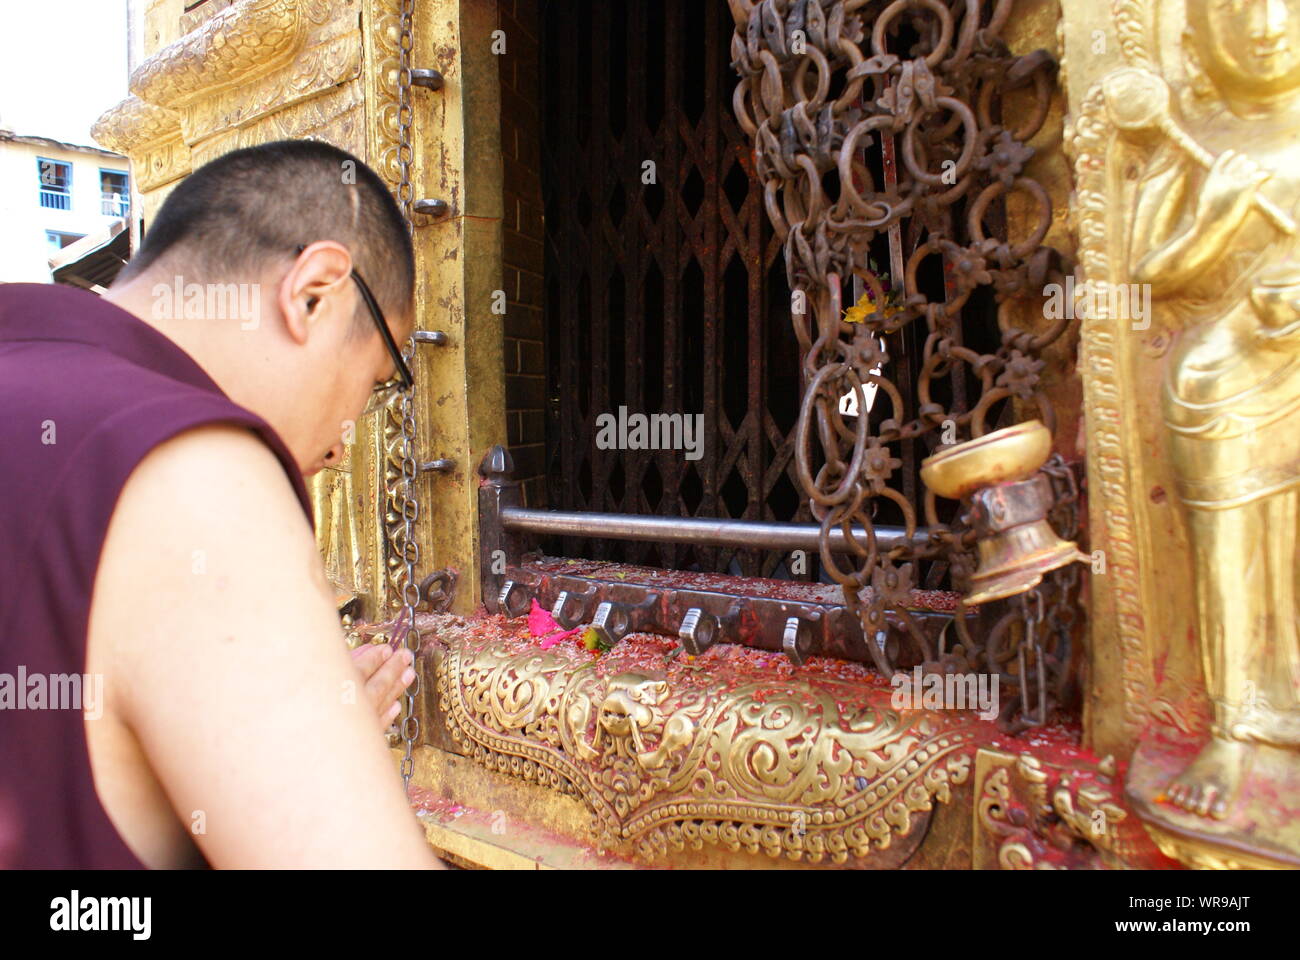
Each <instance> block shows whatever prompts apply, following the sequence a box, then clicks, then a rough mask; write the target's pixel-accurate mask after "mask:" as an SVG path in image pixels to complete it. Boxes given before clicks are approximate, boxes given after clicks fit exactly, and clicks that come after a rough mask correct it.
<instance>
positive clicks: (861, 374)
mask: <svg viewBox="0 0 1300 960" xmlns="http://www.w3.org/2000/svg"><path fill="white" fill-rule="evenodd" d="M730 6H731V10H732V13H733V16H734V18H735V21H736V31H735V35H734V38H733V42H732V55H733V66H734V68H735V69H736V70H737V72H738V73H739V74H740V77H741V83H740V86H739V87H738V88H737V91H736V95H735V98H734V100H733V105H734V107H735V111H736V116H737V120H738V122H739V123H740V125H741V126H742V128H744V130H745V131H746V132H747V133H748V134H749V135H750V137H751V138H752V140H753V143H754V158H755V162H756V173H757V176H758V177H759V179H760V180H762V182H763V184H764V189H765V203H766V209H767V213H768V217H769V219H770V220H771V222H772V224H773V227H774V228H775V230H776V233H777V237H778V239H779V240H781V241H782V242H783V243H784V246H785V262H786V269H787V279H788V281H789V285H790V289H791V290H794V291H803V292H804V293H805V294H806V297H807V302H808V304H809V306H811V307H812V309H811V310H806V311H803V312H802V313H795V314H793V315H792V319H793V323H794V328H795V330H794V332H795V335H796V338H797V339H798V341H799V345H800V350H801V353H802V354H803V359H804V363H803V378H804V396H803V402H802V407H801V410H800V415H799V421H798V426H797V430H796V442H795V466H796V469H797V472H798V476H799V480H800V485H801V487H802V489H803V492H804V494H805V495H806V496H807V497H808V498H809V503H810V506H811V509H812V513H813V516H814V517H815V519H817V520H818V521H820V522H821V528H822V529H821V537H820V540H821V558H822V564H823V567H824V569H825V570H826V571H827V573H829V574H830V576H831V577H832V578H833V579H834V580H835V581H836V582H838V583H839V584H840V586H841V588H842V590H843V593H844V598H845V603H846V605H847V606H848V608H849V609H850V610H851V611H853V612H854V613H856V614H858V615H859V616H860V617H861V619H862V621H863V629H864V631H866V633H867V635H868V636H875V635H876V633H877V631H878V630H879V629H881V628H882V626H883V623H884V613H885V611H886V610H887V609H892V610H899V609H902V608H903V607H904V605H905V604H906V603H907V601H908V599H909V597H910V593H911V588H912V587H913V586H915V585H916V578H917V575H918V574H919V573H920V570H921V563H922V562H932V561H945V562H947V563H948V564H949V565H950V568H951V569H953V570H954V571H956V570H959V569H963V570H964V569H973V568H974V564H973V562H970V561H971V560H972V555H973V550H974V547H975V544H974V534H973V531H972V530H971V529H969V527H968V525H967V524H966V523H965V522H964V521H963V520H962V519H961V518H958V519H957V521H956V522H954V523H951V524H942V523H940V520H939V516H938V511H937V505H936V503H935V499H934V496H933V494H932V493H928V492H927V494H926V497H925V502H924V508H923V512H924V521H925V523H926V525H927V526H928V529H929V537H928V538H926V537H919V538H918V537H916V536H915V534H916V532H917V528H918V527H919V525H920V523H919V521H920V520H921V518H919V517H918V516H917V513H918V510H917V508H916V506H914V504H913V503H912V502H911V501H910V500H909V499H908V498H907V497H905V496H904V494H903V492H902V490H901V489H900V486H905V485H906V483H907V478H906V477H902V476H900V473H901V472H905V471H903V470H902V468H903V467H904V464H903V462H902V460H901V459H900V458H899V457H898V456H896V455H895V451H897V450H899V449H901V447H900V444H905V443H909V442H913V441H918V440H921V442H926V441H925V440H924V439H922V438H925V437H926V435H929V434H935V433H936V432H938V431H940V430H947V431H951V432H952V433H954V434H964V435H965V437H966V438H969V437H978V436H982V435H983V433H984V432H985V429H986V428H985V418H986V416H988V415H989V414H990V413H991V412H992V411H994V410H995V408H996V405H997V404H999V403H1000V402H1001V401H1004V400H1007V399H1009V398H1010V399H1014V400H1016V401H1019V402H1020V403H1021V404H1022V405H1024V406H1037V407H1038V410H1039V415H1040V417H1041V418H1042V419H1043V421H1044V422H1045V423H1046V424H1047V426H1048V428H1049V429H1053V428H1054V424H1055V417H1054V413H1053V410H1052V407H1051V403H1050V401H1049V399H1048V396H1047V393H1046V390H1045V389H1044V384H1043V382H1042V373H1043V369H1044V366H1045V364H1044V362H1043V360H1042V359H1041V354H1042V351H1043V349H1044V348H1045V347H1046V346H1047V345H1048V344H1050V343H1052V342H1053V341H1055V340H1057V339H1058V338H1059V337H1061V336H1062V335H1064V333H1065V332H1066V329H1067V326H1068V321H1065V320H1060V321H1057V322H1056V323H1055V324H1054V325H1052V326H1051V327H1050V329H1047V330H1043V331H1041V332H1033V331H1030V330H1026V329H1020V328H1018V327H1016V326H1015V325H1014V322H1015V320H1016V319H1017V317H1018V313H1017V310H1018V308H1019V307H1021V306H1026V305H1027V306H1028V308H1029V310H1030V312H1031V315H1032V312H1033V311H1034V308H1035V307H1037V306H1038V305H1039V304H1040V303H1041V300H1042V298H1043V296H1044V294H1043V291H1044V289H1045V286H1046V284H1048V283H1049V282H1057V283H1063V282H1064V275H1065V273H1066V272H1068V264H1067V263H1066V262H1065V261H1064V259H1063V258H1062V257H1061V255H1060V254H1059V253H1057V252H1056V251H1054V250H1052V249H1051V248H1049V247H1046V246H1043V240H1044V239H1045V238H1046V234H1047V232H1048V230H1049V228H1050V226H1051V223H1052V211H1051V203H1050V199H1049V198H1048V195H1047V192H1046V191H1045V190H1044V189H1043V187H1042V186H1041V185H1040V184H1039V183H1038V182H1036V181H1035V180H1033V179H1032V178H1030V177H1029V176H1028V175H1027V172H1026V170H1027V164H1028V161H1029V159H1030V158H1031V157H1032V156H1033V153H1034V150H1033V149H1032V148H1030V147H1029V146H1028V142H1029V140H1030V139H1032V137H1033V136H1034V135H1035V134H1036V133H1037V131H1038V130H1039V129H1040V128H1041V126H1042V125H1043V123H1044V121H1045V120H1046V117H1047V112H1048V110H1049V109H1050V105H1051V95H1052V90H1053V86H1054V83H1055V70H1056V64H1055V62H1054V61H1053V60H1052V58H1051V57H1050V56H1048V55H1047V54H1046V53H1044V52H1042V51H1039V52H1036V53H1032V54H1029V55H1026V56H1017V55H1016V54H1014V53H1012V52H1011V50H1010V49H1009V48H1008V46H1007V44H1006V43H1005V42H1004V41H1003V40H1002V39H1001V37H1000V33H1001V30H1002V28H1003V26H1004V25H1005V24H1006V22H1007V20H1008V18H1009V17H1010V15H1011V11H1012V7H1013V6H1014V0H997V2H996V3H993V4H980V3H976V2H974V0H895V2H889V0H800V2H794V0H731V3H730ZM902 27H906V28H907V29H908V32H910V34H912V35H914V36H915V37H916V38H917V42H916V44H915V46H913V47H911V48H909V50H908V51H907V52H906V53H894V52H891V50H890V49H888V43H887V41H888V40H889V39H890V37H891V34H892V33H893V32H894V31H896V30H898V29H900V28H902ZM1013 90H1023V91H1027V93H1028V96H1029V102H1030V108H1029V109H1028V110H1027V111H1026V112H1025V114H1024V117H1025V119H1024V122H1023V123H1022V124H1021V125H1020V126H1019V127H1018V128H1016V129H1009V128H1008V126H1007V125H1005V124H1004V121H1003V117H1002V114H1001V101H1002V98H1003V96H1004V95H1006V94H1008V93H1010V92H1011V91H1013ZM872 138H882V139H883V141H884V142H883V144H882V146H883V148H884V163H885V167H886V169H885V180H884V182H883V183H880V184H877V180H876V175H875V174H874V173H873V171H872V168H871V167H870V165H869V164H868V163H866V162H864V157H863V156H862V152H863V150H864V148H865V147H866V146H867V144H868V143H869V142H871V141H872ZM891 140H892V141H894V142H893V144H891V143H890V142H889V141H891ZM895 158H896V159H897V161H898V163H897V165H895V163H894V160H895ZM1011 193H1018V194H1021V195H1022V198H1027V199H1028V200H1029V201H1030V202H1031V203H1032V204H1034V205H1036V207H1037V215H1036V217H1034V218H1033V219H1031V220H1030V222H1029V224H1028V227H1029V228H1030V233H1029V235H1028V236H1027V237H1026V238H1025V239H1023V240H1021V241H1019V242H1013V241H1012V240H1011V239H1010V238H1009V237H1007V236H1006V232H1007V231H1006V229H1005V226H1003V225H1002V224H1001V222H1000V220H1001V217H1002V216H1003V215H1002V213H1001V212H1000V207H1001V205H1002V204H1003V203H1004V202H1005V200H1004V198H1005V197H1006V196H1007V195H1008V194H1011ZM986 219H987V221H989V222H987V223H986ZM900 226H905V227H907V228H908V235H909V237H910V238H911V239H910V241H909V243H910V245H912V249H911V250H910V252H909V251H903V254H904V256H902V257H892V258H891V259H893V260H894V261H896V262H895V263H894V265H893V271H892V272H893V276H891V277H885V276H882V275H880V274H879V273H878V271H877V270H876V269H875V267H874V265H873V263H872V261H871V257H870V251H871V243H872V241H873V239H874V238H875V237H877V236H878V235H880V234H882V233H896V232H899V231H898V228H899V227H900ZM892 252H893V246H892V245H891V253H892ZM927 261H928V262H927ZM898 263H901V264H902V268H901V270H900V269H899V266H898ZM923 263H924V264H925V267H931V266H939V265H941V267H942V270H943V277H944V281H945V282H944V285H943V292H942V294H941V295H937V296H936V295H935V294H936V292H937V291H933V288H930V287H927V288H926V289H925V290H923V289H922V287H921V284H920V282H919V280H918V277H919V276H920V275H921V274H922V273H923V272H924V271H923ZM855 278H856V279H857V280H858V281H860V282H861V285H862V287H863V289H864V290H865V291H866V294H867V296H864V297H863V298H862V299H861V302H860V303H858V304H852V303H848V302H845V298H846V297H847V298H849V299H852V297H853V281H854V280H855ZM886 287H888V288H889V290H888V294H889V295H888V296H887V295H886ZM927 291H930V292H927ZM977 295H978V296H979V297H981V298H983V300H982V301H979V300H977V301H975V302H977V303H979V302H983V303H988V302H989V301H992V303H994V304H996V308H997V313H998V320H999V324H998V326H999V332H1000V333H1001V343H1000V345H998V346H997V347H995V348H993V349H991V350H989V351H988V352H980V351H977V350H975V349H972V347H971V346H970V345H967V344H965V343H964V342H963V324H962V316H961V314H962V310H963V308H965V307H966V305H967V303H968V302H970V301H972V298H974V297H976V296H977ZM932 296H933V297H934V299H931V297H932ZM849 307H856V308H857V311H856V312H857V314H859V315H857V316H855V317H852V318H850V317H849V316H848V310H847V308H849ZM909 329H910V330H911V331H912V335H913V336H914V339H915V342H916V343H917V344H918V345H919V347H920V350H921V361H922V362H921V369H920V372H919V375H918V376H917V377H916V382H915V383H914V384H912V383H910V380H911V376H910V375H909V376H908V378H907V379H906V380H903V379H900V380H899V384H898V385H895V383H894V382H893V380H892V379H891V375H890V374H889V373H888V372H887V371H888V370H889V359H888V353H887V351H886V349H885V348H882V346H881V345H882V343H883V344H888V343H894V344H896V350H895V352H896V353H897V352H898V351H897V346H901V343H902V340H901V338H902V337H903V335H904V333H905V332H906V331H908V330H909ZM990 346H991V345H990ZM900 355H901V354H900ZM882 371H886V372H884V373H882ZM945 380H951V381H952V385H951V387H949V385H948V384H945V383H943V381H945ZM968 383H969V384H971V385H973V386H974V387H975V388H976V389H977V391H978V393H977V397H976V398H973V402H967V401H966V400H965V391H966V386H965V385H966V384H968ZM868 384H870V385H874V386H876V387H877V389H878V390H879V391H880V393H879V396H878V397H877V406H880V407H883V408H884V410H885V414H884V417H883V419H881V420H880V421H879V423H876V422H875V421H874V419H873V420H872V421H870V422H869V421H868V418H867V417H866V416H862V417H860V418H858V419H856V420H846V419H845V415H844V414H842V413H841V412H840V409H839V400H840V398H841V397H844V396H846V395H852V396H857V395H858V392H859V391H861V390H862V389H863V386H864V385H868ZM948 394H951V396H952V399H951V401H950V406H948V407H946V406H945V404H944V402H942V401H943V400H944V398H945V396H947V395H948ZM958 439H962V437H957V436H954V437H951V438H949V439H946V440H944V442H945V443H949V442H953V441H955V440H958ZM819 460H820V466H819V465H818V461H819ZM882 499H887V500H891V501H893V503H894V504H896V505H897V507H898V509H899V510H900V511H901V513H902V515H903V519H904V525H905V529H906V533H907V535H908V543H907V544H904V545H901V546H894V547H892V548H891V549H889V550H885V549H882V548H879V547H878V546H877V543H876V538H875V535H874V532H873V526H872V520H871V517H872V514H873V512H874V509H875V507H876V505H877V503H878V502H879V501H880V500H882ZM856 528H862V529H865V530H866V531H867V535H866V537H865V538H861V539H859V538H857V537H854V536H851V535H850V531H852V530H853V529H856ZM836 529H842V530H843V531H844V534H845V538H846V540H847V541H848V544H849V547H850V550H851V556H850V557H849V562H848V563H842V561H840V560H838V559H837V558H833V557H832V555H831V553H830V549H829V542H830V535H831V533H832V532H833V531H835V530H836ZM867 587H870V588H871V590H870V592H869V594H868V593H867V591H864V588H867ZM960 588H961V587H960V584H957V583H954V589H960ZM863 594H866V595H869V596H870V601H869V602H865V603H864V602H862V600H860V595H863ZM959 619H960V618H959ZM963 628H964V625H959V631H961V630H963ZM909 633H910V631H909ZM913 641H915V642H917V646H918V649H917V650H916V651H913V653H914V654H915V655H920V656H923V657H924V656H925V654H926V653H927V651H926V650H925V649H923V647H924V645H923V644H922V643H920V642H919V641H918V638H917V637H913ZM966 641H967V636H966V635H964V636H963V642H964V643H965V642H966ZM869 648H870V649H871V652H872V655H873V658H874V660H875V662H876V665H877V666H878V667H879V669H880V670H881V671H882V672H884V673H885V674H886V675H887V676H888V675H890V674H892V673H893V671H894V669H895V666H896V663H895V662H894V658H892V657H890V656H889V655H888V653H887V652H886V651H885V650H883V649H881V650H877V649H876V646H875V645H874V644H871V645H869ZM971 652H972V651H969V650H968V651H967V653H971Z"/></svg>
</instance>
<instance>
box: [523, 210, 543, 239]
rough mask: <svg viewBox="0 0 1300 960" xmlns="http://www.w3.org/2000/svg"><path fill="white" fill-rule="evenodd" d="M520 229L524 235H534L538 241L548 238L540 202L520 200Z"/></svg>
mask: <svg viewBox="0 0 1300 960" xmlns="http://www.w3.org/2000/svg"><path fill="white" fill-rule="evenodd" d="M518 230H519V232H520V233H522V234H523V235H524V236H526V237H532V238H533V239H534V240H537V241H542V240H545V239H546V227H545V225H544V224H543V222H542V208H541V205H540V204H534V203H529V202H528V201H527V200H520V201H519V226H518Z"/></svg>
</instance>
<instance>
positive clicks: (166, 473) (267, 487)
mask: <svg viewBox="0 0 1300 960" xmlns="http://www.w3.org/2000/svg"><path fill="white" fill-rule="evenodd" d="M199 491H202V492H203V493H205V494H207V495H208V496H210V497H211V498H213V500H214V501H216V502H220V503H223V504H230V503H247V504H248V505H249V506H250V507H252V506H256V505H258V504H265V505H267V506H272V507H275V508H277V509H284V508H292V509H290V510H289V513H290V515H291V516H293V517H295V518H296V519H303V514H302V510H301V508H300V507H299V506H298V501H297V497H296V496H295V494H294V490H293V486H292V484H291V483H290V482H289V478H288V477H287V476H285V473H284V469H283V468H282V467H281V465H280V461H279V459H278V458H277V457H276V456H275V454H274V453H272V451H271V449H270V448H269V447H268V446H267V445H266V444H265V443H263V442H262V441H261V440H260V439H259V438H258V437H257V435H256V434H254V433H253V432H252V431H251V430H249V429H247V428H245V427H241V426H237V425H235V424H209V425H206V426H202V427H196V428H194V429H192V430H186V431H185V432H184V433H181V434H178V435H177V436H175V437H172V438H171V439H169V440H167V441H165V442H163V443H160V444H159V445H158V446H157V447H155V448H154V449H153V450H152V451H151V452H150V453H149V454H148V455H147V456H146V457H145V458H144V459H143V460H141V461H140V463H139V465H138V466H137V467H136V469H135V471H134V472H133V473H132V474H131V477H130V478H129V480H128V481H127V485H126V487H125V488H124V489H123V491H122V493H123V497H126V496H127V495H135V496H138V495H140V494H141V493H145V494H147V495H149V496H151V497H157V498H160V500H159V502H174V503H176V504H178V505H179V504H184V505H185V506H186V507H188V508H189V509H188V510H186V511H184V513H178V514H177V519H180V518H181V517H182V516H184V515H191V516H194V517H195V518H196V519H198V518H201V517H202V515H203V514H204V513H206V512H208V511H204V510H203V509H202V507H203V503H201V502H196V497H195V494H196V493H197V492H199Z"/></svg>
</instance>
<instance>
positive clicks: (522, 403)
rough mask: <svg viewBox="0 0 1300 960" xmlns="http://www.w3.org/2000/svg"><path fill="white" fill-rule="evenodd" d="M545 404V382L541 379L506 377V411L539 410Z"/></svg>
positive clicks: (516, 375)
mask: <svg viewBox="0 0 1300 960" xmlns="http://www.w3.org/2000/svg"><path fill="white" fill-rule="evenodd" d="M545 403H546V380H545V378H543V377H526V376H521V375H520V374H507V375H506V409H507V410H541V409H542V408H543V406H544V405H545Z"/></svg>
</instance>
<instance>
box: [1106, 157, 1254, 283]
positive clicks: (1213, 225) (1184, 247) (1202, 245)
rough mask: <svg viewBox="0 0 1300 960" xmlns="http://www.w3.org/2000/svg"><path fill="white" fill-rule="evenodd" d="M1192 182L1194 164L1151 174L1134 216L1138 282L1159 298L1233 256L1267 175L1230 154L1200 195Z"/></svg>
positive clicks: (1135, 276) (1219, 161)
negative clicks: (1231, 248) (1233, 247)
mask: <svg viewBox="0 0 1300 960" xmlns="http://www.w3.org/2000/svg"><path fill="white" fill-rule="evenodd" d="M1190 180H1191V176H1190V173H1189V165H1188V164H1187V163H1176V164H1174V165H1173V166H1172V167H1170V168H1169V169H1168V170H1162V171H1159V172H1157V173H1155V174H1153V175H1152V176H1150V177H1149V178H1148V179H1147V180H1146V182H1145V183H1144V184H1143V186H1142V187H1141V190H1140V193H1139V197H1138V203H1137V209H1136V210H1135V212H1134V217H1133V234H1132V255H1133V258H1134V259H1135V260H1136V261H1137V266H1136V267H1135V268H1134V270H1133V279H1134V281H1135V282H1137V283H1149V284H1151V287H1152V294H1153V295H1154V296H1156V297H1161V296H1168V295H1170V294H1174V293H1177V292H1178V291H1179V290H1181V289H1182V288H1183V287H1185V286H1186V285H1187V284H1188V283H1189V282H1191V281H1193V280H1196V279H1198V278H1199V277H1201V276H1203V275H1204V273H1205V271H1207V270H1209V269H1211V268H1213V267H1214V266H1215V264H1216V263H1217V262H1218V261H1219V260H1220V259H1221V258H1222V257H1223V255H1224V254H1225V253H1227V251H1228V248H1229V246H1230V244H1231V242H1232V238H1233V236H1234V235H1235V234H1236V232H1237V230H1238V229H1239V228H1240V227H1241V225H1242V223H1243V222H1244V221H1245V219H1246V217H1247V216H1248V215H1249V213H1250V210H1251V205H1252V203H1253V201H1254V198H1255V195H1256V192H1257V190H1258V187H1259V184H1260V183H1262V182H1263V177H1262V176H1261V173H1260V170H1259V168H1258V167H1257V166H1255V165H1254V164H1253V163H1251V162H1250V161H1249V160H1248V159H1247V158H1245V157H1244V156H1242V155H1240V154H1237V153H1235V152H1234V151H1227V152H1226V153H1224V154H1223V155H1222V156H1221V157H1219V158H1218V159H1217V160H1216V161H1215V163H1214V166H1213V167H1212V168H1211V170H1210V172H1209V173H1208V174H1207V175H1206V177H1205V180H1204V182H1203V183H1202V184H1201V188H1200V190H1199V192H1197V193H1195V194H1193V193H1192V191H1191V183H1190ZM1189 213H1190V216H1189V215H1188V214H1189ZM1183 223H1186V226H1185V227H1181V229H1180V225H1181V224H1183Z"/></svg>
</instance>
